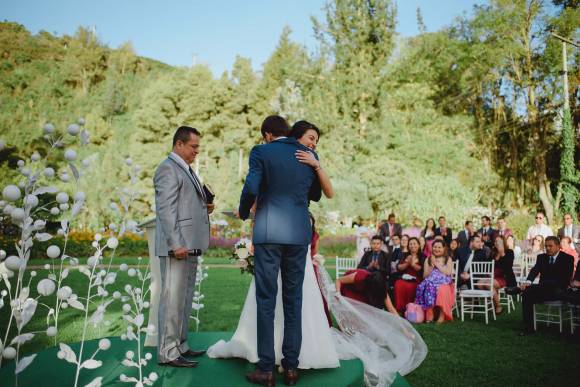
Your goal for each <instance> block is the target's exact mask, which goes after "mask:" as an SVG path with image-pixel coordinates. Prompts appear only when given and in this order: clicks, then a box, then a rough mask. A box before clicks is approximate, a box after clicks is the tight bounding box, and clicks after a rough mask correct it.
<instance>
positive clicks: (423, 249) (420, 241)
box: [419, 236, 427, 256]
mask: <svg viewBox="0 0 580 387" xmlns="http://www.w3.org/2000/svg"><path fill="white" fill-rule="evenodd" d="M419 244H420V245H421V252H422V253H423V256H425V249H426V248H427V241H426V240H425V237H422V236H421V237H419Z"/></svg>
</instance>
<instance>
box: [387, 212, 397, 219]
mask: <svg viewBox="0 0 580 387" xmlns="http://www.w3.org/2000/svg"><path fill="white" fill-rule="evenodd" d="M396 216H397V215H395V214H394V213H392V212H391V213H390V214H389V219H391V218H395V217H396Z"/></svg>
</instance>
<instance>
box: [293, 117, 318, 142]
mask: <svg viewBox="0 0 580 387" xmlns="http://www.w3.org/2000/svg"><path fill="white" fill-rule="evenodd" d="M309 130H314V131H315V132H316V134H317V135H318V139H320V130H319V129H318V128H317V127H316V125H314V124H312V123H310V122H308V121H305V120H301V121H297V122H296V123H294V125H292V130H290V133H289V134H288V137H294V138H295V139H297V140H299V139H301V138H302V136H304V134H306V132H307V131H309Z"/></svg>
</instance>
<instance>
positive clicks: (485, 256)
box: [457, 234, 491, 288]
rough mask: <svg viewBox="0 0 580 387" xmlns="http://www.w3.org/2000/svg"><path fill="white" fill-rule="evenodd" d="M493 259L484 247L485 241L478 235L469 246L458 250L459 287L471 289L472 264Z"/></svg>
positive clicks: (474, 236)
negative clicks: (470, 274) (470, 273)
mask: <svg viewBox="0 0 580 387" xmlns="http://www.w3.org/2000/svg"><path fill="white" fill-rule="evenodd" d="M490 259H491V253H490V250H489V249H487V248H486V247H485V246H484V245H483V240H482V238H481V236H479V235H478V234H475V235H472V236H471V238H470V239H469V246H465V247H460V248H459V249H458V250H457V262H458V264H457V265H458V266H457V272H458V273H459V279H458V283H457V286H458V287H462V286H466V287H468V288H469V285H470V281H469V269H470V267H471V263H472V262H486V261H489V260H490Z"/></svg>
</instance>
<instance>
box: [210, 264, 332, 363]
mask: <svg viewBox="0 0 580 387" xmlns="http://www.w3.org/2000/svg"><path fill="white" fill-rule="evenodd" d="M256 327H257V305H256V285H255V283H254V280H253V279H252V283H251V284H250V288H249V290H248V295H247V296H246V302H245V303H244V309H243V310H242V314H241V316H240V321H239V322H238V327H237V329H236V332H235V333H234V335H233V336H232V338H231V340H230V341H227V342H226V341H224V340H220V341H218V342H217V343H215V344H214V345H213V346H211V347H210V348H209V349H208V351H207V354H208V356H209V357H212V358H230V357H239V358H243V359H247V360H248V361H250V362H251V363H257V362H258V336H257V328H256ZM283 337H284V310H283V307H282V279H281V276H280V273H278V295H277V297H276V311H275V317H274V352H275V354H276V364H278V365H280V361H281V360H282V357H283V356H282V339H283ZM298 362H299V365H298V367H299V368H303V369H305V368H336V367H339V366H340V363H339V356H338V352H337V350H336V348H335V345H334V339H333V337H332V330H331V329H330V328H329V327H328V320H327V319H326V315H325V313H324V306H323V303H322V295H321V294H320V288H319V287H318V281H317V280H316V275H315V273H314V267H313V265H312V260H311V259H310V254H308V256H307V257H306V268H305V271H304V285H303V296H302V347H301V351H300V356H299V358H298Z"/></svg>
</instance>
